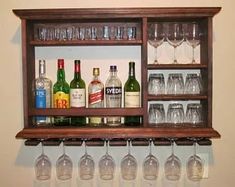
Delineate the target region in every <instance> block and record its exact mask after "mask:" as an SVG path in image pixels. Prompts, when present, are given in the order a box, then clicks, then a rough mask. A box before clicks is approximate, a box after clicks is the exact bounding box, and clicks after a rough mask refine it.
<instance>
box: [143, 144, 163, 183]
mask: <svg viewBox="0 0 235 187" xmlns="http://www.w3.org/2000/svg"><path fill="white" fill-rule="evenodd" d="M158 171H159V162H158V159H157V158H156V157H155V156H154V155H153V154H152V141H151V140H150V142H149V155H148V156H147V157H146V158H145V160H144V162H143V176H144V179H145V180H156V179H157V177H158Z"/></svg>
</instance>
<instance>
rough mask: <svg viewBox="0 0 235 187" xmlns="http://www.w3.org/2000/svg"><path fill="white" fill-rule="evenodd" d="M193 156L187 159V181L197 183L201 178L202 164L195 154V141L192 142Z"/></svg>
mask: <svg viewBox="0 0 235 187" xmlns="http://www.w3.org/2000/svg"><path fill="white" fill-rule="evenodd" d="M193 147H194V154H193V155H192V156H191V157H189V159H188V162H187V167H186V171H187V176H188V179H189V180H192V181H199V180H201V179H202V177H203V172H204V162H203V160H202V159H201V158H200V157H199V156H198V155H197V153H196V140H194V144H193Z"/></svg>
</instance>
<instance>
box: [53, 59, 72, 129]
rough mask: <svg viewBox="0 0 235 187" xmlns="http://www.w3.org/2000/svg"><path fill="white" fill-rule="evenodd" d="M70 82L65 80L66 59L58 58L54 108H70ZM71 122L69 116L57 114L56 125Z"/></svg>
mask: <svg viewBox="0 0 235 187" xmlns="http://www.w3.org/2000/svg"><path fill="white" fill-rule="evenodd" d="M69 104H70V102H69V84H68V83H67V82H66V80H65V71H64V59H58V70H57V82H56V83H55V84H54V86H53V106H54V108H69V107H70V106H69ZM69 124H70V118H69V117H68V116H55V117H54V125H56V126H67V125H69Z"/></svg>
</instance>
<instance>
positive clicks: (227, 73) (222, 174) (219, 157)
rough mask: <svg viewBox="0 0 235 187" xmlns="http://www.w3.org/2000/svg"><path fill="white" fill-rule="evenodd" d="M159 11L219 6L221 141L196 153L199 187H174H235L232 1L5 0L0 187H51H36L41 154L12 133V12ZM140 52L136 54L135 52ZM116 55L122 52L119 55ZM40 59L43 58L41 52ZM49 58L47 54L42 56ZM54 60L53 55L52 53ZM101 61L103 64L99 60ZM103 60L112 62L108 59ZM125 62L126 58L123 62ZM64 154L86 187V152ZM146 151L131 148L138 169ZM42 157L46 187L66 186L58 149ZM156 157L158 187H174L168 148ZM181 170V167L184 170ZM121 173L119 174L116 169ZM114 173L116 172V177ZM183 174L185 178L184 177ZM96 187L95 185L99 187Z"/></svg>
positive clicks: (98, 152) (216, 92)
mask: <svg viewBox="0 0 235 187" xmlns="http://www.w3.org/2000/svg"><path fill="white" fill-rule="evenodd" d="M148 6H151V7H160V6H161V7H162V6H179V7H180V6H221V7H222V11H221V12H220V13H219V14H218V15H217V16H216V17H215V18H214V88H213V126H214V128H215V129H217V130H218V131H219V132H220V133H221V135H222V138H221V139H219V140H213V146H212V147H200V148H199V150H198V152H199V153H208V154H209V159H210V162H209V165H210V166H209V178H208V179H204V180H203V181H202V182H201V184H192V183H190V182H189V181H187V180H186V179H185V178H184V177H182V179H181V181H180V182H179V184H178V186H185V187H191V186H201V187H209V186H213V187H233V186H234V176H235V170H234V163H235V157H234V155H235V150H234V146H233V137H234V130H235V128H234V124H233V121H232V120H233V111H234V110H233V109H234V106H233V105H234V104H235V103H234V101H233V99H231V98H233V95H234V92H235V86H234V81H233V80H234V78H233V77H232V76H233V75H234V73H235V63H234V52H235V51H234V46H233V44H234V42H235V36H234V35H233V29H234V25H235V19H234V16H235V15H234V14H235V13H234V9H233V8H234V6H235V3H234V1H232V0H223V1H216V0H207V1H204V0H192V1H188V0H164V1H154V0H148V1H141V0H136V1H125V0H119V1H115V2H113V1H107V0H86V1H73V0H68V1H61V0H50V1H46V0H41V1H29V0H21V1H17V0H9V1H1V2H0V7H1V11H0V18H1V21H0V41H1V45H0V48H1V50H0V51H1V52H0V58H1V62H0V65H1V68H0V83H1V92H0V96H1V97H0V98H1V99H2V105H1V106H2V107H1V108H0V117H1V131H0V138H1V139H0V147H1V149H2V151H1V156H0V176H1V177H0V186H1V187H15V186H19V187H31V186H50V185H49V184H40V183H37V182H35V179H34V168H33V164H34V160H35V158H36V157H37V156H38V155H39V154H40V148H39V147H25V146H24V145H23V141H22V140H16V139H15V135H16V133H17V132H18V131H19V130H21V129H22V127H23V111H22V108H23V106H22V72H21V38H20V33H21V32H20V20H19V19H18V18H17V17H16V16H15V15H14V14H13V13H12V11H11V10H12V9H15V8H49V7H50V8H58V7H63V8H67V7H71V8H79V7H148ZM136 50H138V49H136ZM118 51H119V52H121V51H120V49H118ZM132 52H133V53H131V56H130V58H134V59H136V60H137V61H138V58H139V56H138V55H137V54H135V53H136V52H135V49H134V50H133V51H132ZM43 53H44V52H43ZM47 55H48V53H47V52H45V56H47ZM53 55H54V57H55V58H56V55H57V54H56V53H53ZM101 59H102V58H101ZM107 60H110V58H109V57H108V58H107ZM123 60H124V61H125V60H128V57H125V58H124V59H123ZM66 150H67V153H68V154H69V155H70V156H71V157H72V159H73V162H74V175H73V180H72V186H77V184H79V186H85V187H87V186H88V184H83V185H82V182H81V181H78V178H77V176H78V172H77V162H78V160H79V158H80V157H81V155H82V154H83V152H84V150H83V148H81V147H69V148H67V149H66ZM146 150H148V149H147V147H134V148H132V153H133V155H134V156H136V158H137V160H138V164H139V166H140V167H141V164H142V161H143V159H144V157H145V156H146ZM88 151H89V153H90V154H91V155H92V156H93V157H94V159H95V161H96V163H97V161H98V160H99V158H100V157H101V156H102V154H104V152H105V149H103V148H101V147H99V148H93V147H91V148H89V149H88ZM45 152H46V153H47V155H48V156H49V157H50V158H51V160H52V163H53V176H52V180H51V181H50V183H51V187H54V186H65V185H64V184H58V182H56V180H55V170H54V166H55V162H56V159H57V158H58V157H59V156H60V154H61V152H62V150H61V147H46V149H45ZM110 153H111V154H112V155H113V156H114V157H115V161H116V164H117V166H119V163H120V160H121V158H122V157H123V156H124V155H125V154H126V148H125V147H113V148H111V150H110ZM154 154H155V155H156V156H157V157H158V158H159V161H160V164H161V170H160V176H159V178H158V180H157V183H158V186H175V185H174V184H170V183H167V182H166V181H165V180H164V178H163V177H162V176H163V175H162V174H163V170H162V167H163V163H164V161H165V159H166V157H167V156H168V155H169V154H170V148H169V147H156V148H154ZM176 154H177V155H178V156H179V157H180V158H181V160H182V163H183V165H185V160H186V159H187V158H188V157H189V156H190V154H192V147H177V148H176ZM183 168H184V170H185V167H184V166H183ZM117 169H118V170H119V168H117ZM117 173H118V172H117ZM183 174H184V172H183ZM118 177H119V176H118V174H117V175H116V178H115V180H114V186H119V185H122V186H125V187H126V186H128V184H123V183H122V181H120V180H119V178H118ZM95 184H97V185H95V186H111V185H110V184H107V185H105V184H100V181H99V180H98V179H97V180H95ZM98 184H99V185H98ZM136 185H137V186H143V187H145V186H149V185H147V184H142V185H141V170H139V178H138V180H137V181H136Z"/></svg>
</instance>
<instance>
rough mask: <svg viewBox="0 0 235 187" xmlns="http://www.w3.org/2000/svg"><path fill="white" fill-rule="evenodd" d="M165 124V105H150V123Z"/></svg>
mask: <svg viewBox="0 0 235 187" xmlns="http://www.w3.org/2000/svg"><path fill="white" fill-rule="evenodd" d="M164 122H165V110H164V106H163V104H150V106H149V123H151V124H157V123H164Z"/></svg>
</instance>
